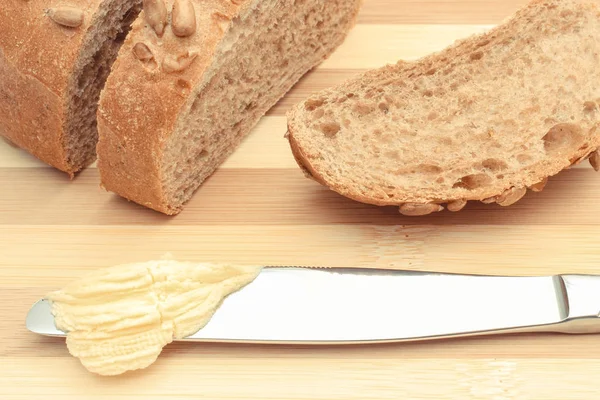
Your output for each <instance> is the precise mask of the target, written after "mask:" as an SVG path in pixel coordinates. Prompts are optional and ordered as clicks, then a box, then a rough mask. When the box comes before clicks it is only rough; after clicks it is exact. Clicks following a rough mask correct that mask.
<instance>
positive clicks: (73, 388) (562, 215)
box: [0, 0, 600, 400]
mask: <svg viewBox="0 0 600 400" xmlns="http://www.w3.org/2000/svg"><path fill="white" fill-rule="evenodd" d="M522 4H524V1H523V0H468V1H467V0H456V1H443V0H438V1H434V0H426V1H418V0H414V1H408V0H406V1H402V0H365V5H364V8H363V10H362V12H361V16H360V21H359V25H358V26H357V27H356V28H355V29H354V30H353V32H352V33H351V35H350V37H349V38H348V40H347V41H346V43H345V44H344V45H343V46H342V47H341V48H340V49H339V50H338V51H337V52H336V53H335V55H333V56H332V57H331V58H330V59H329V60H327V61H326V62H325V63H324V64H323V65H322V66H320V67H319V68H318V69H317V70H315V71H313V72H312V73H310V74H309V75H308V76H306V78H305V79H303V80H302V81H301V82H300V83H299V84H298V85H297V87H296V88H295V89H294V90H293V91H292V92H291V93H289V95H288V96H287V97H286V98H285V99H283V100H282V101H281V103H280V104H279V105H278V106H276V107H275V108H274V109H273V110H272V111H271V112H269V114H268V116H266V117H265V118H264V119H263V120H262V122H261V123H260V125H259V126H258V127H257V128H256V129H255V130H254V132H253V133H252V135H251V136H250V137H249V138H248V140H247V141H246V142H245V143H244V144H243V146H242V147H241V148H240V149H239V151H237V152H236V153H235V155H234V156H232V157H231V159H230V160H229V161H228V162H227V163H226V164H225V165H223V166H222V168H220V169H219V171H218V172H217V173H216V174H215V175H214V176H213V177H212V178H211V179H210V180H209V181H208V182H206V184H205V185H204V186H203V187H202V188H201V189H200V190H199V191H198V193H197V194H196V196H195V197H194V199H193V201H192V202H191V203H190V204H189V205H188V207H187V208H186V210H185V212H184V213H182V214H181V215H179V216H177V217H175V218H169V217H165V216H163V215H159V214H157V213H155V212H153V211H149V210H146V209H143V208H141V207H139V206H136V205H134V204H130V203H127V202H125V201H123V200H122V199H120V198H117V197H115V196H113V195H111V194H109V193H106V192H104V191H102V190H101V189H100V188H99V186H98V173H97V171H96V170H95V168H90V169H88V170H86V171H84V172H83V173H82V174H81V175H80V176H78V177H77V178H76V179H75V180H73V181H69V180H68V179H67V178H66V177H65V176H64V175H63V174H61V173H59V172H56V171H54V170H52V169H50V168H47V167H45V166H44V165H42V164H41V163H39V162H37V161H36V160H34V159H32V158H31V157H29V156H27V155H25V154H23V153H22V152H20V151H18V150H16V149H13V148H11V147H9V146H7V145H4V143H0V238H1V240H0V398H1V399H6V400H17V399H39V398H42V396H43V398H44V399H48V400H49V399H96V398H98V399H101V398H102V399H104V398H108V397H109V396H110V398H111V399H113V398H114V399H134V398H136V399H138V398H139V399H145V400H150V399H165V398H170V399H192V398H193V399H199V398H206V399H257V400H258V399H260V400H265V399H345V400H351V399H365V400H367V399H368V400H374V399H399V398H401V399H416V398H420V399H436V400H437V399H492V400H505V399H544V400H548V399H557V400H559V399H560V400H564V399H595V398H597V397H598V396H597V395H598V393H600V383H598V376H600V336H566V335H521V336H502V337H490V338H473V339H466V340H450V341H439V342H429V343H413V344H401V345H400V344H393V345H376V346H352V347H347V348H323V347H319V348H310V347H293V346H283V347H281V346H273V347H269V346H238V345H235V346H231V345H208V344H203V345H197V344H196V345H194V344H181V343H178V344H173V345H170V346H168V347H167V348H166V349H165V351H164V353H163V354H162V355H161V357H160V358H159V360H158V361H157V362H156V364H154V365H153V366H151V367H150V368H148V369H147V370H144V371H140V372H136V373H131V374H128V375H125V376H121V377H116V378H103V377H98V376H95V375H92V374H90V373H88V372H87V371H86V370H84V369H83V368H82V367H81V366H80V364H79V361H78V360H76V359H74V358H72V357H71V356H70V355H69V354H68V352H67V349H66V347H65V344H64V340H62V339H49V338H42V337H39V336H36V335H34V334H31V333H29V332H28V331H27V330H26V329H25V327H24V319H25V315H26V312H27V310H28V308H29V306H30V305H31V304H32V303H33V302H34V301H35V300H37V299H38V298H39V297H41V296H42V295H44V294H45V293H46V292H47V291H49V290H53V289H56V288H59V287H61V286H62V285H64V284H66V283H67V282H69V281H71V280H72V279H74V278H77V277H79V276H81V275H82V274H84V273H85V272H87V271H90V270H92V269H94V268H100V267H105V266H110V265H114V264H118V263H124V262H134V261H145V260H148V259H153V258H156V257H160V256H162V255H163V254H165V253H167V252H170V253H172V254H173V255H175V256H176V257H177V258H180V259H191V260H200V261H227V262H236V263H263V264H265V265H277V264H282V265H286V264H301V265H319V266H331V267H342V266H344V267H345V266H364V267H382V268H405V269H415V270H438V271H449V272H463V273H485V274H511V275H536V274H554V273H600V247H599V244H600V202H599V201H598V199H599V198H600V175H599V174H596V173H594V172H593V170H592V169H591V168H589V166H581V167H577V168H574V169H572V170H570V171H567V172H566V173H564V174H561V175H559V176H557V177H555V178H554V179H552V180H551V182H550V184H549V185H548V187H547V189H546V191H544V192H543V193H541V194H529V195H528V196H527V197H526V198H525V199H524V200H522V201H521V202H519V203H518V204H517V205H515V206H513V207H511V208H508V209H503V208H501V207H498V206H495V205H491V206H486V205H483V204H472V205H469V206H468V208H467V209H466V210H465V211H463V212H461V213H458V214H450V213H446V212H445V213H442V214H437V215H434V216H429V217H424V218H416V219H415V218H406V217H402V216H400V215H399V214H398V213H397V211H396V210H395V209H393V208H389V209H388V208H377V207H372V206H367V205H363V204H358V203H355V202H352V201H350V200H347V199H344V198H342V197H340V196H338V195H336V194H335V193H332V192H330V191H328V190H326V189H324V188H322V187H320V186H319V185H317V184H316V183H314V182H312V181H310V180H307V179H305V178H304V177H303V175H302V173H301V172H300V171H299V170H298V168H297V167H296V164H295V163H294V161H293V158H292V156H291V153H290V151H289V148H288V146H287V143H286V141H285V140H283V135H284V133H285V128H286V124H285V119H284V113H285V111H286V109H287V108H288V107H289V106H290V104H292V103H293V102H294V101H297V100H299V99H300V98H302V97H303V96H306V95H307V94H308V93H309V92H311V91H314V90H317V89H320V88H323V87H325V86H327V85H332V84H336V83H339V82H341V81H343V80H344V79H346V78H348V77H350V76H351V75H352V74H355V73H357V72H359V71H361V70H364V69H366V68H373V67H378V66H381V65H383V64H385V63H390V62H395V61H396V60H398V59H401V58H404V59H414V58H417V57H420V56H422V55H425V54H426V53H428V52H430V51H435V50H440V49H442V48H443V47H444V46H446V45H448V44H450V43H451V42H452V41H454V40H455V39H457V38H460V37H463V36H466V35H469V34H472V33H476V32H481V31H483V30H486V29H489V28H490V27H491V26H493V25H494V24H497V23H498V22H500V21H501V20H502V19H503V18H505V17H506V16H507V15H509V14H510V13H512V12H513V11H515V10H516V9H517V7H518V6H520V5H522ZM357 295H360V294H357ZM507 295H510V294H507ZM273 301H277V299H273ZM431 301H443V300H442V299H438V298H436V294H435V293H431ZM599 311H600V310H599ZM397 317H398V318H402V307H401V305H399V307H398V310H397ZM424 322H427V321H424Z"/></svg>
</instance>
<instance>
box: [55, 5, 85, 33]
mask: <svg viewBox="0 0 600 400" xmlns="http://www.w3.org/2000/svg"><path fill="white" fill-rule="evenodd" d="M46 14H47V15H48V16H49V17H50V19H51V20H52V21H54V22H56V23H57V24H59V25H62V26H66V27H69V28H77V27H79V26H81V24H83V18H84V14H83V10H81V9H80V8H77V7H68V6H65V7H56V8H50V9H48V10H47V11H46Z"/></svg>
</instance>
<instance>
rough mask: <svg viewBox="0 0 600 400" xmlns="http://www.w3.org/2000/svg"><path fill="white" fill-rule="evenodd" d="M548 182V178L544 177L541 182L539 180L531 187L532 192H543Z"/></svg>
mask: <svg viewBox="0 0 600 400" xmlns="http://www.w3.org/2000/svg"><path fill="white" fill-rule="evenodd" d="M547 184H548V178H544V179H543V180H542V181H541V182H538V183H536V184H535V185H531V186H530V187H529V189H531V191H532V192H541V191H542V190H544V188H545V187H546V185H547Z"/></svg>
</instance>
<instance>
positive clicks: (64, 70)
mask: <svg viewBox="0 0 600 400" xmlns="http://www.w3.org/2000/svg"><path fill="white" fill-rule="evenodd" d="M101 1H102V0H85V1H81V2H80V4H79V6H81V7H82V9H84V22H83V24H82V25H81V26H79V27H77V28H67V27H63V26H61V25H58V24H56V23H55V22H53V21H52V20H51V19H50V18H49V17H48V16H47V15H46V14H45V9H47V8H48V7H50V6H52V5H54V4H52V3H55V2H48V1H45V0H29V1H22V0H3V1H1V2H0V76H1V79H0V135H2V136H5V137H6V138H7V139H9V140H10V141H11V142H13V143H14V144H15V145H17V146H18V147H21V148H23V149H24V150H26V151H28V152H30V153H31V154H33V155H34V156H35V157H37V158H39V159H40V160H42V161H44V162H46V163H47V164H49V165H51V166H53V167H55V168H57V169H59V170H61V171H64V172H66V173H67V174H69V175H70V176H71V177H73V176H74V174H75V173H76V172H77V170H78V168H75V166H73V165H70V164H69V162H68V160H67V156H66V154H65V145H64V142H63V139H64V129H65V120H66V115H65V113H66V107H67V101H66V96H67V91H68V86H69V80H70V78H71V76H72V74H73V72H74V70H75V63H76V61H77V57H78V55H79V50H80V48H81V45H82V42H83V40H84V38H85V33H86V31H87V29H88V28H89V26H90V22H91V17H92V15H93V13H94V11H95V10H96V9H97V8H98V5H99V4H100V3H101Z"/></svg>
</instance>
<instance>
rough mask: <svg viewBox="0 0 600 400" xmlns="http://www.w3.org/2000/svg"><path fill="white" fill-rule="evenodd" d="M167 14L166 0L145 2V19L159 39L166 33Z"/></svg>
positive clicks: (146, 0)
mask: <svg viewBox="0 0 600 400" xmlns="http://www.w3.org/2000/svg"><path fill="white" fill-rule="evenodd" d="M167 14H168V12H167V6H165V2H164V0H144V17H145V19H146V22H147V23H148V25H150V27H151V28H152V29H154V32H156V34H157V35H158V37H162V35H163V34H164V33H165V26H167Z"/></svg>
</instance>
